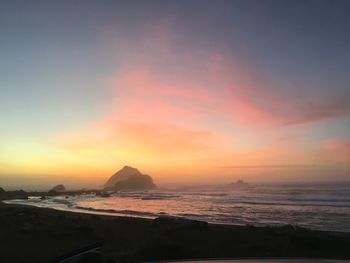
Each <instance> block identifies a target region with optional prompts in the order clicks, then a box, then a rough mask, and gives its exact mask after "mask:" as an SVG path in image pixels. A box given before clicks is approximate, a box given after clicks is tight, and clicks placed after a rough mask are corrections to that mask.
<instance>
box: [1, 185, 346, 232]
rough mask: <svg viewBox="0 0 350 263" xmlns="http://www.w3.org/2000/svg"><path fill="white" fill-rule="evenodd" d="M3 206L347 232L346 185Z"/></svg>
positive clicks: (201, 190) (164, 191)
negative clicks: (290, 226)
mask: <svg viewBox="0 0 350 263" xmlns="http://www.w3.org/2000/svg"><path fill="white" fill-rule="evenodd" d="M6 202H7V203H15V204H26V205H33V206H38V207H50V208H54V209H59V210H68V211H75V212H85V213H91V214H107V215H115V216H133V217H144V218H156V217H158V216H162V215H170V216H176V217H184V218H190V219H196V220H203V221H207V222H210V223H218V224H233V225H255V226H280V225H287V224H291V225H296V226H300V227H306V228H310V229H317V230H328V231H343V232H350V185H349V184H317V185H316V184H283V185H258V184H257V185H232V186H217V187H213V186H210V187H209V186H208V187H204V186H203V187H181V188H158V189H155V190H151V191H135V192H121V193H116V194H112V196H111V197H97V196H95V195H94V194H86V195H79V196H59V197H50V198H48V199H46V200H41V199H40V198H38V197H31V198H30V199H29V200H10V201H6Z"/></svg>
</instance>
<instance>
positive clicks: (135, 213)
mask: <svg viewBox="0 0 350 263" xmlns="http://www.w3.org/2000/svg"><path fill="white" fill-rule="evenodd" d="M75 208H76V209H81V210H86V211H91V212H99V213H108V214H118V215H128V216H139V217H145V218H155V217H157V216H159V215H160V214H165V213H160V214H157V213H151V212H141V211H135V210H116V209H102V208H93V207H83V206H76V207H75Z"/></svg>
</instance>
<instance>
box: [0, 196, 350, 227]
mask: <svg viewBox="0 0 350 263" xmlns="http://www.w3.org/2000/svg"><path fill="white" fill-rule="evenodd" d="M17 200H20V199H14V200H2V201H1V200H0V202H2V203H3V204H6V205H14V206H17V205H18V206H29V207H34V208H43V209H52V210H56V211H63V212H71V213H77V214H87V215H97V216H110V217H117V218H118V217H127V218H129V217H130V218H140V219H147V220H154V219H156V218H157V217H160V216H168V217H173V218H182V219H188V220H195V221H203V222H207V223H208V224H210V225H223V226H243V227H258V228H259V227H261V228H264V227H266V228H279V227H293V228H301V229H305V230H310V231H321V232H330V233H349V234H350V232H349V231H342V230H332V229H317V228H308V227H304V226H298V225H291V224H275V225H273V224H237V223H232V224H230V223H225V222H211V221H205V220H201V219H193V218H188V217H180V216H173V215H168V214H162V215H158V214H154V215H152V216H146V215H140V214H136V213H134V214H133V213H130V214H123V213H118V212H108V211H107V210H103V209H101V210H98V209H93V208H80V207H78V208H73V209H71V208H59V207H45V206H40V205H35V204H24V203H18V204H17V203H13V202H11V201H17ZM135 212H137V211H135Z"/></svg>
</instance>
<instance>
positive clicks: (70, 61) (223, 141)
mask: <svg viewBox="0 0 350 263" xmlns="http://www.w3.org/2000/svg"><path fill="white" fill-rule="evenodd" d="M349 13H350V3H349V1H347V0H344V1H342V0H335V1H333V0H330V1H322V0H314V1H308V0H304V1H301V0H296V1H288V0H274V1H271V0H244V1H237V0H232V1H225V0H219V1H205V0H200V1H191V0H188V1H187V0H186V1H185V0H180V1H166V0H162V1H153V0H149V1H130V0H128V1H108V0H103V1H97V0H96V1H80V0H74V1H68V0H62V1H50V0H48V1H36V0H32V1H24V0H23V1H17V0H14V1H13V0H11V1H10V0H0V58H1V59H0V120H1V122H0V185H1V186H3V187H5V188H6V187H8V188H11V187H23V188H26V187H27V188H35V187H44V186H45V187H46V186H48V185H52V184H54V183H65V184H66V185H68V186H72V187H77V186H100V185H102V184H103V183H104V181H105V180H106V179H107V178H108V177H109V176H111V175H112V174H114V173H115V172H116V171H117V170H119V169H120V168H121V167H123V166H124V165H130V166H134V167H137V168H139V170H141V171H142V172H144V173H147V174H150V175H151V176H152V177H153V179H154V180H155V182H156V183H157V184H160V185H162V184H171V183H178V184H187V183H188V184H211V183H215V184H221V183H223V184H224V183H228V182H232V181H235V180H238V179H243V180H246V181H248V182H297V181H299V182H301V181H308V182H324V181H327V182H328V181H349V180H350V103H349V101H350V74H349V69H350V33H349V28H350V16H349V15H348V14H349Z"/></svg>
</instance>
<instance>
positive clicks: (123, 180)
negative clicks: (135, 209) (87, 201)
mask: <svg viewBox="0 0 350 263" xmlns="http://www.w3.org/2000/svg"><path fill="white" fill-rule="evenodd" d="M104 187H105V190H113V191H119V190H146V189H152V188H155V187H156V186H155V184H154V183H153V180H152V178H151V177H150V176H149V175H145V174H142V173H141V172H140V171H139V170H138V169H136V168H133V167H130V166H124V167H123V168H122V169H121V170H119V171H118V172H116V173H115V174H114V175H113V176H112V177H111V178H109V180H108V181H107V182H106V183H105V185H104Z"/></svg>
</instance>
